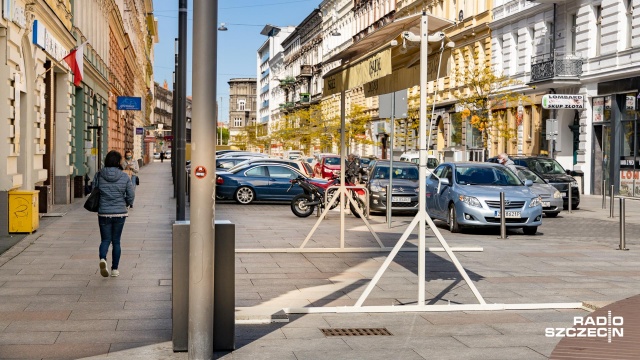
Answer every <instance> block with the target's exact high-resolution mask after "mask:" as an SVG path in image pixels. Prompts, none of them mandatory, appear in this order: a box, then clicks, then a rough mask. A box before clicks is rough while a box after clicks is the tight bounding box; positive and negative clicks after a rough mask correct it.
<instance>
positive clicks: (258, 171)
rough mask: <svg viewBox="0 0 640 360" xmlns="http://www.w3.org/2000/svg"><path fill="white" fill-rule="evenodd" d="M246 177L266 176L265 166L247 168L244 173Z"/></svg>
mask: <svg viewBox="0 0 640 360" xmlns="http://www.w3.org/2000/svg"><path fill="white" fill-rule="evenodd" d="M244 175H245V176H246V177H266V176H267V167H266V166H256V167H254V168H253V169H249V170H247V172H245V173H244Z"/></svg>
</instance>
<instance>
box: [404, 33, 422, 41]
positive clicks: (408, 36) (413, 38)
mask: <svg viewBox="0 0 640 360" xmlns="http://www.w3.org/2000/svg"><path fill="white" fill-rule="evenodd" d="M402 37H403V38H404V39H406V40H408V41H411V42H420V35H416V34H414V33H412V32H411V31H404V32H402Z"/></svg>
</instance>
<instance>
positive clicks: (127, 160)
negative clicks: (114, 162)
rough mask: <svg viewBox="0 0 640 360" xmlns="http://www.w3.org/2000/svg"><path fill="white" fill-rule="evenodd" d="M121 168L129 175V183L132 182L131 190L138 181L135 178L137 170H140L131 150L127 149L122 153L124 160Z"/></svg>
mask: <svg viewBox="0 0 640 360" xmlns="http://www.w3.org/2000/svg"><path fill="white" fill-rule="evenodd" d="M122 168H123V169H124V172H125V173H126V174H127V175H129V178H130V179H131V184H133V190H135V189H136V185H137V184H138V182H137V181H136V178H137V177H138V172H139V171H140V167H138V162H137V161H136V160H133V152H131V150H127V151H125V153H124V162H123V163H122Z"/></svg>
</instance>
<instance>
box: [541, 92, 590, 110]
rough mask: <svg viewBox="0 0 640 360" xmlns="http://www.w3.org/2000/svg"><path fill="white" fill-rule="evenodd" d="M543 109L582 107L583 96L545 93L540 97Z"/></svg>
mask: <svg viewBox="0 0 640 360" xmlns="http://www.w3.org/2000/svg"><path fill="white" fill-rule="evenodd" d="M542 108H543V109H584V96H582V95H562V94H560V95H559V94H546V95H544V96H543V97H542Z"/></svg>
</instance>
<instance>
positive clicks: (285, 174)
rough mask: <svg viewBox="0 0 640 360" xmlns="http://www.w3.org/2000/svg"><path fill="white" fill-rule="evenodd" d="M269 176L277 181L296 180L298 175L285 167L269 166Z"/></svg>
mask: <svg viewBox="0 0 640 360" xmlns="http://www.w3.org/2000/svg"><path fill="white" fill-rule="evenodd" d="M269 176H270V177H272V178H276V179H295V178H297V177H298V174H295V173H294V172H293V171H291V170H290V169H287V168H286V167H284V166H269Z"/></svg>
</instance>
